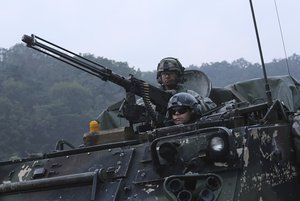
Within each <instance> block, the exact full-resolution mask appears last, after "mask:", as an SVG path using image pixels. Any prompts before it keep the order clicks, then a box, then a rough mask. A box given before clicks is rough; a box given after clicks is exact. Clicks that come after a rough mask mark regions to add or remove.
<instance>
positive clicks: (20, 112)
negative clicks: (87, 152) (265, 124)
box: [0, 44, 300, 160]
mask: <svg viewBox="0 0 300 201" xmlns="http://www.w3.org/2000/svg"><path fill="white" fill-rule="evenodd" d="M82 56H84V57H86V58H88V59H90V60H93V61H95V62H97V63H100V64H101V65H103V66H105V67H107V68H109V69H111V70H112V71H113V72H115V73H118V74H120V75H122V76H124V77H128V76H129V75H130V74H131V75H133V76H135V77H137V78H140V79H142V80H145V81H147V82H149V83H151V84H153V85H157V83H156V71H155V69H156V66H153V71H151V72H142V71H141V70H140V69H135V68H133V67H130V66H128V63H127V62H120V61H114V60H110V59H108V58H103V57H99V56H95V55H93V54H83V55H82ZM179 60H180V58H179ZM287 64H288V66H289V68H287ZM185 67H186V69H198V70H201V71H203V72H204V73H206V74H207V75H208V77H209V78H210V80H211V82H212V84H213V87H225V86H226V85H228V84H231V83H234V82H238V81H243V80H247V79H252V78H257V77H262V76H263V72H262V68H261V65H260V64H258V63H254V64H253V63H250V62H248V61H246V60H244V59H243V58H239V59H237V60H235V61H233V62H231V63H229V62H227V61H221V62H213V63H203V64H202V65H201V66H195V65H189V66H185ZM299 68H300V56H299V55H297V54H293V55H291V56H290V57H288V58H287V60H285V59H274V60H273V61H272V62H270V63H267V64H266V69H267V74H268V76H274V75H286V74H291V75H292V76H293V77H294V78H295V79H296V80H300V70H299ZM288 69H289V70H288ZM124 95H125V93H124V90H123V88H121V87H119V86H117V85H115V84H113V83H110V82H104V81H102V80H100V79H99V78H97V77H93V76H91V75H89V74H87V73H85V72H82V71H80V70H78V69H75V68H72V67H70V66H69V65H67V64H65V63H62V62H60V61H58V60H55V59H53V58H51V57H49V56H46V55H44V54H41V53H39V52H37V51H35V50H32V49H30V48H27V47H25V46H24V45H23V44H16V45H15V46H13V47H11V48H9V49H4V48H0V135H1V141H0V147H1V152H0V159H1V160H6V159H8V158H10V159H17V158H20V157H21V158H22V157H26V156H28V155H31V154H38V153H42V152H51V151H52V150H54V148H55V144H56V142H57V141H58V140H60V139H64V140H67V141H68V142H70V143H72V144H74V145H75V146H80V145H81V144H82V136H83V134H84V133H85V132H87V131H88V124H89V121H90V120H92V119H95V118H96V117H97V116H98V115H99V114H100V113H101V111H103V110H104V109H105V108H106V107H108V106H109V105H111V104H112V103H114V102H117V101H119V100H122V99H123V98H124Z"/></svg>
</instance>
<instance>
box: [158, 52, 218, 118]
mask: <svg viewBox="0 0 300 201" xmlns="http://www.w3.org/2000/svg"><path fill="white" fill-rule="evenodd" d="M184 69H185V68H184V67H183V66H182V64H181V63H180V62H179V60H178V59H176V58H174V57H166V58H164V59H162V60H161V61H160V62H159V64H158V66H157V74H156V79H157V82H158V83H159V84H161V88H162V89H163V90H165V91H168V92H170V93H172V94H176V93H179V92H187V93H189V94H192V95H193V96H194V97H195V98H196V99H197V100H198V102H199V104H200V105H201V106H202V108H203V112H205V111H208V110H210V109H213V108H215V107H216V104H215V103H214V102H213V101H212V100H210V99H209V98H208V97H200V95H199V94H198V93H197V92H195V91H193V90H189V89H186V88H184V86H183V85H182V83H183V81H184V80H183V74H184Z"/></svg>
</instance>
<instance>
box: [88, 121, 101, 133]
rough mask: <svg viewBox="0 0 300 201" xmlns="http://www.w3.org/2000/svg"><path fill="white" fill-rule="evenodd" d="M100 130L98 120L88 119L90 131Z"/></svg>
mask: <svg viewBox="0 0 300 201" xmlns="http://www.w3.org/2000/svg"><path fill="white" fill-rule="evenodd" d="M98 131H100V124H99V122H98V121H95V120H93V121H90V133H94V132H98Z"/></svg>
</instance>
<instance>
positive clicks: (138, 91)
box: [22, 34, 172, 108]
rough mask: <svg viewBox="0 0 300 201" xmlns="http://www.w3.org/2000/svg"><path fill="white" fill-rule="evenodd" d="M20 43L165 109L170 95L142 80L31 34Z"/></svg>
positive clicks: (25, 36)
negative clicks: (122, 73)
mask: <svg viewBox="0 0 300 201" xmlns="http://www.w3.org/2000/svg"><path fill="white" fill-rule="evenodd" d="M22 41H23V42H25V43H26V44H27V46H28V47H30V48H33V49H35V50H37V51H39V52H42V53H44V54H47V55H49V56H51V57H53V58H55V59H58V60H60V61H63V62H65V63H67V64H69V65H71V66H73V67H75V68H78V69H80V70H83V71H85V72H87V73H89V74H91V75H94V76H96V77H98V78H100V79H102V80H104V81H107V80H108V81H111V82H113V83H115V84H117V85H119V86H121V87H123V88H124V89H125V90H126V92H132V93H133V94H135V95H138V96H141V97H143V98H146V99H148V100H150V101H151V102H152V103H153V104H154V105H156V106H159V107H160V108H166V107H167V104H168V101H169V99H170V97H171V96H172V95H171V94H170V93H167V92H164V91H163V90H161V89H159V88H157V87H155V86H153V85H150V84H148V83H146V82H145V81H143V80H140V79H137V78H135V77H133V76H132V75H131V77H130V78H129V79H126V78H124V77H123V76H120V75H118V74H116V73H114V72H112V71H111V70H110V69H108V68H106V67H104V66H103V65H101V64H98V63H96V62H93V61H91V60H89V59H87V58H84V57H82V56H80V55H78V54H75V53H73V52H71V51H69V50H67V49H64V48H62V47H60V46H58V45H55V44H53V43H51V42H49V41H46V40H44V39H42V38H40V37H38V36H35V35H33V34H32V35H31V36H28V35H24V36H23V38H22Z"/></svg>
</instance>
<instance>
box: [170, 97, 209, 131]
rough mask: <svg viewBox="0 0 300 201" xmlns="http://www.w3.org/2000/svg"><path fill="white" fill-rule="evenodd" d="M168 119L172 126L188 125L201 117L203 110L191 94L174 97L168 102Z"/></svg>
mask: <svg viewBox="0 0 300 201" xmlns="http://www.w3.org/2000/svg"><path fill="white" fill-rule="evenodd" d="M167 109H168V112H167V119H168V120H169V121H168V122H171V124H176V125H178V124H188V123H193V122H195V121H196V120H197V119H198V118H200V117H201V114H202V112H203V108H202V107H201V105H200V104H199V103H198V101H197V99H196V98H195V97H194V96H192V95H191V94H189V93H186V92H180V93H177V94H175V95H173V96H172V97H171V98H170V100H169V102H168V108H167Z"/></svg>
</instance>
